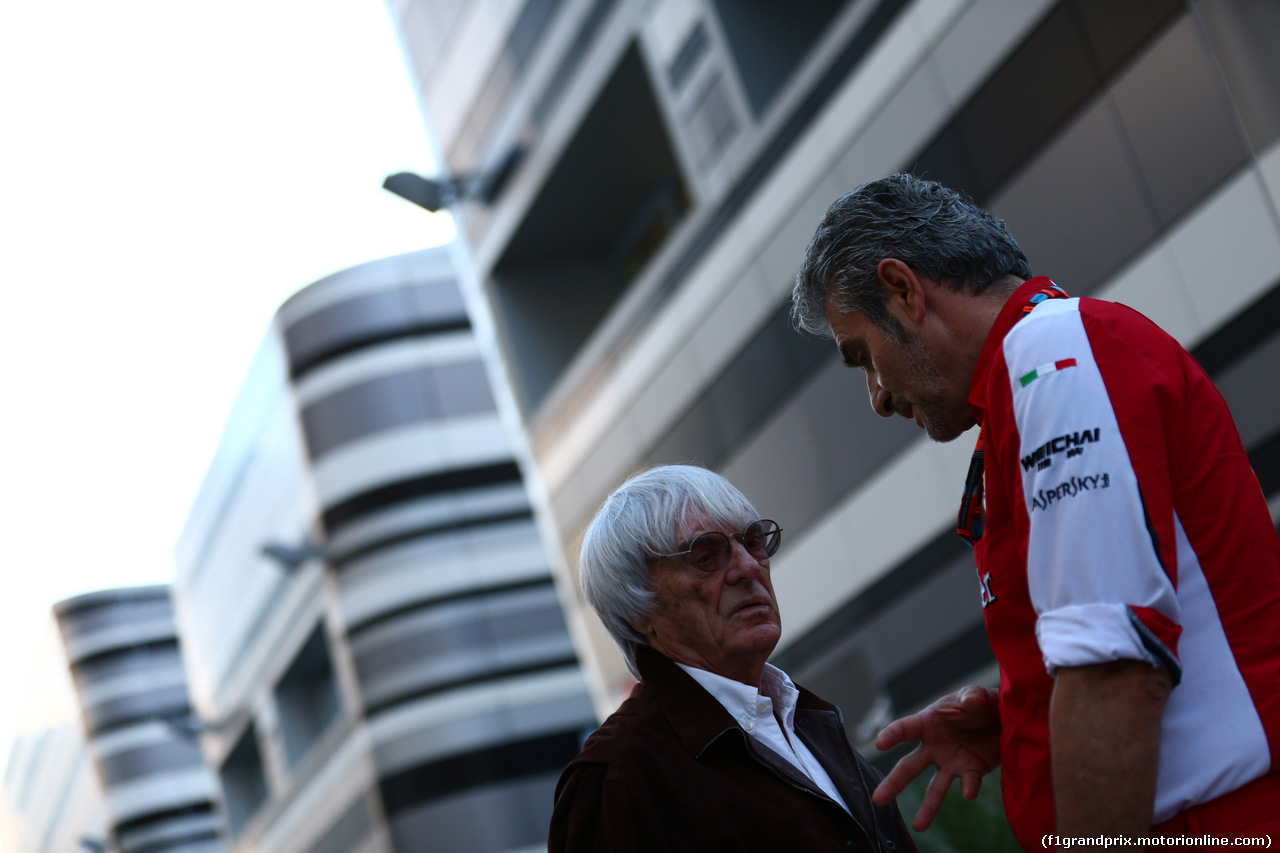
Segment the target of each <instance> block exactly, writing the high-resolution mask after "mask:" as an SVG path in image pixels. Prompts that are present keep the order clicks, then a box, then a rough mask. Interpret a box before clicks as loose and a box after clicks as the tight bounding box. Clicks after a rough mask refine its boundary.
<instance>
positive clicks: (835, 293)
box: [791, 174, 1031, 338]
mask: <svg viewBox="0 0 1280 853" xmlns="http://www.w3.org/2000/svg"><path fill="white" fill-rule="evenodd" d="M885 258H896V259H897V260H900V261H902V262H903V263H905V264H906V265H907V266H909V267H911V268H912V269H913V270H915V271H916V272H918V273H921V274H922V275H925V276H928V277H929V278H933V279H936V280H938V281H940V282H943V283H945V284H946V285H947V286H948V287H950V288H952V289H953V290H958V291H965V292H968V293H973V294H978V293H982V292H984V291H986V290H987V289H988V288H992V285H996V287H995V288H992V289H993V292H994V291H998V290H1002V289H1005V288H1006V287H1007V283H1006V282H1001V280H1002V279H1004V278H1005V277H1006V276H1010V275H1012V276H1017V277H1018V278H1021V279H1028V278H1031V267H1030V265H1029V264H1028V263H1027V257H1026V255H1024V254H1023V253H1022V248H1021V247H1020V246H1019V245H1018V241H1017V240H1015V239H1013V237H1012V236H1011V235H1010V234H1009V232H1008V231H1007V230H1006V229H1005V226H1004V222H1003V220H1000V219H996V218H995V217H994V216H992V215H991V214H990V213H988V212H987V211H985V210H983V209H982V208H980V207H978V206H977V205H975V204H974V203H973V202H971V201H969V200H968V199H967V198H965V197H964V196H962V195H961V194H960V193H958V192H956V191H955V190H950V189H947V188H946V187H944V186H942V185H941V184H939V183H937V182H935V181H927V180H924V179H922V178H917V177H915V176H914V175H901V174H900V175H890V176H889V177H887V178H881V179H880V180H878V181H871V182H869V183H865V184H863V185H862V186H860V187H858V188H857V189H856V190H853V191H852V192H849V193H845V194H844V195H843V196H841V197H840V198H839V199H837V200H836V203H835V204H833V205H831V208H830V209H829V210H827V213H826V215H825V216H823V217H822V222H821V223H819V224H818V230H817V231H816V232H814V235H813V239H812V240H811V241H810V242H809V248H808V249H806V250H805V254H804V263H803V264H802V265H801V267H800V272H799V273H798V274H797V275H796V283H795V287H794V288H792V290H791V317H792V320H794V322H795V325H796V327H797V328H798V329H800V330H801V331H805V332H810V333H811V334H814V335H818V336H819V337H824V338H829V337H831V328H830V326H829V325H828V324H827V314H826V308H827V293H828V290H830V291H831V301H832V303H833V304H834V305H835V306H836V307H837V308H839V309H840V310H841V311H844V312H850V311H861V312H863V313H864V314H866V316H867V318H868V319H869V320H871V322H873V323H875V324H876V326H878V327H879V328H880V329H881V330H883V331H885V332H886V333H889V334H892V333H894V332H895V331H896V329H895V325H894V323H893V321H892V317H891V315H890V314H889V312H888V311H887V310H886V309H885V306H884V294H883V291H882V290H881V287H880V281H879V278H878V275H877V267H878V266H879V264H880V262H881V261H882V260H884V259H885ZM997 282H1001V283H1000V284H996V283H997Z"/></svg>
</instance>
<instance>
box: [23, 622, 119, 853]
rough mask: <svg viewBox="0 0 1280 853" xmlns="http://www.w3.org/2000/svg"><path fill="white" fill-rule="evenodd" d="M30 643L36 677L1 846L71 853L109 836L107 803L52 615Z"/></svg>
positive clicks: (26, 704) (26, 695) (26, 694)
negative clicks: (89, 841) (67, 852)
mask: <svg viewBox="0 0 1280 853" xmlns="http://www.w3.org/2000/svg"><path fill="white" fill-rule="evenodd" d="M29 648H30V649H32V650H33V651H32V652H31V654H32V666H31V681H30V683H29V684H28V685H27V687H26V689H25V690H23V691H22V692H21V693H20V694H18V695H19V696H20V697H21V698H19V699H18V700H17V701H18V702H20V703H21V708H20V710H19V713H18V728H17V731H16V732H15V735H14V738H13V741H12V744H11V746H10V750H9V757H8V762H7V764H6V766H5V771H4V779H3V783H2V785H0V787H2V789H3V794H2V796H0V849H4V850H6V851H10V853H64V851H74V850H77V849H78V848H80V847H81V846H82V839H90V840H93V841H98V842H105V840H106V839H107V834H108V831H109V826H108V817H107V801H106V798H105V797H104V796H103V792H102V783H101V780H100V778H99V776H98V772H97V768H96V767H95V765H94V761H93V757H92V755H91V754H90V753H89V748H88V741H87V739H86V738H85V731H84V724H83V721H82V720H83V718H82V716H81V712H80V702H79V700H78V699H77V698H76V691H75V686H74V684H73V683H72V681H71V670H70V668H69V667H68V665H67V651H66V646H65V645H63V642H62V636H61V634H60V633H59V631H58V625H57V621H56V619H54V618H53V616H52V614H50V616H49V618H48V621H47V622H46V623H45V626H44V630H43V631H41V633H40V636H39V637H38V638H35V639H34V641H33V642H31V643H30V646H29Z"/></svg>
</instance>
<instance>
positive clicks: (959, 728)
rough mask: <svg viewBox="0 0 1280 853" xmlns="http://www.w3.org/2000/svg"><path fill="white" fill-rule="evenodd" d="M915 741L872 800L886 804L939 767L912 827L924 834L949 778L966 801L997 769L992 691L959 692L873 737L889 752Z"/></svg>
mask: <svg viewBox="0 0 1280 853" xmlns="http://www.w3.org/2000/svg"><path fill="white" fill-rule="evenodd" d="M909 741H919V742H920V745H919V746H917V747H916V748H915V749H914V750H913V751H912V752H911V753H910V754H909V755H907V756H906V757H904V758H903V759H902V760H901V761H899V762H898V763H897V764H896V765H895V766H894V768H893V770H891V771H889V775H888V776H886V777H885V778H884V781H883V782H881V783H880V785H879V786H878V787H877V788H876V790H875V793H874V795H873V797H872V799H874V800H875V802H876V804H877V805H885V804H887V803H888V802H889V801H891V800H892V799H893V798H894V797H896V796H898V794H900V793H902V790H903V789H904V788H906V787H907V784H908V783H910V782H911V780H912V779H914V778H915V777H916V776H919V775H920V774H921V773H922V772H924V770H925V768H926V767H928V766H929V765H934V766H935V767H937V768H938V770H937V772H936V773H935V774H934V776H933V780H932V781H931V782H930V783H929V787H928V789H927V790H926V791H925V795H924V799H923V800H922V801H921V803H920V809H919V811H917V812H916V816H915V818H914V819H913V820H912V821H911V826H912V828H914V829H915V830H916V831H917V832H923V831H924V830H926V829H928V828H929V825H930V824H932V823H933V819H934V818H935V817H936V816H937V814H938V809H940V808H941V807H942V801H943V799H944V798H945V797H946V795H947V789H948V788H950V787H951V782H952V780H953V779H959V780H960V793H961V794H963V795H964V798H965V799H966V800H972V799H973V798H974V797H976V796H978V791H979V790H980V789H981V788H982V777H983V776H985V775H986V774H988V773H990V772H991V771H992V770H995V769H996V768H997V767H999V766H1000V712H999V703H998V700H997V694H996V691H994V690H992V689H990V688H987V687H977V686H972V685H971V686H969V687H962V688H960V689H959V690H957V691H956V692H955V693H952V694H950V695H948V696H943V697H942V698H941V699H939V700H938V701H936V702H934V703H933V704H932V705H930V706H929V707H928V708H925V709H924V710H923V711H921V712H920V713H918V714H912V715H911V716H909V717H903V718H902V719H900V720H894V721H893V722H892V723H890V724H889V725H887V726H885V727H884V729H883V730H881V732H880V734H879V735H877V736H876V748H877V749H880V750H886V749H891V748H893V747H895V746H897V745H898V744H900V743H907V742H909Z"/></svg>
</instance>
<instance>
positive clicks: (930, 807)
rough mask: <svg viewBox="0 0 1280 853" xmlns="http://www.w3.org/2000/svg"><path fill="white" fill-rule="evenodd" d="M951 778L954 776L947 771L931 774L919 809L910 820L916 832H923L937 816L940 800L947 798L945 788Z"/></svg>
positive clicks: (940, 804) (949, 785) (948, 786)
mask: <svg viewBox="0 0 1280 853" xmlns="http://www.w3.org/2000/svg"><path fill="white" fill-rule="evenodd" d="M953 778H955V777H954V776H952V775H951V774H949V773H946V774H944V773H942V772H938V773H935V774H933V779H932V780H931V781H930V782H929V787H928V788H926V789H925V792H924V798H923V799H922V800H921V801H920V809H919V810H918V811H917V812H916V816H915V818H914V819H913V820H912V821H911V827H912V828H913V829H914V830H915V831H916V832H924V831H925V830H926V829H928V828H929V826H930V824H932V823H933V819H934V818H935V817H937V816H938V810H939V809H941V808H942V802H943V801H944V800H945V799H946V798H947V789H948V788H950V787H951V780H952V779H953Z"/></svg>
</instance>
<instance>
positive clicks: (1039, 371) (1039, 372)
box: [1018, 358, 1076, 388]
mask: <svg viewBox="0 0 1280 853" xmlns="http://www.w3.org/2000/svg"><path fill="white" fill-rule="evenodd" d="M1075 366H1076V360H1075V359H1074V358H1064V359H1062V360H1061V361H1051V362H1049V363H1048V364H1042V365H1040V366H1039V367H1037V368H1036V369H1035V370H1033V371H1031V372H1030V373H1025V374H1023V375H1022V376H1021V377H1019V378H1018V381H1019V382H1021V383H1022V387H1023V388H1026V387H1027V386H1028V385H1030V384H1031V383H1032V382H1035V381H1036V380H1037V379H1039V378H1040V377H1041V376H1048V375H1049V374H1050V373H1056V372H1058V371H1059V370H1066V369H1067V368H1068V367H1075Z"/></svg>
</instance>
